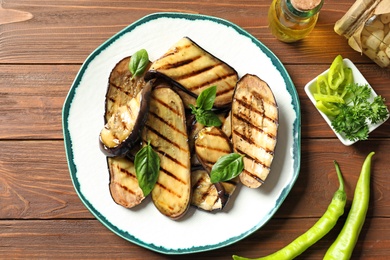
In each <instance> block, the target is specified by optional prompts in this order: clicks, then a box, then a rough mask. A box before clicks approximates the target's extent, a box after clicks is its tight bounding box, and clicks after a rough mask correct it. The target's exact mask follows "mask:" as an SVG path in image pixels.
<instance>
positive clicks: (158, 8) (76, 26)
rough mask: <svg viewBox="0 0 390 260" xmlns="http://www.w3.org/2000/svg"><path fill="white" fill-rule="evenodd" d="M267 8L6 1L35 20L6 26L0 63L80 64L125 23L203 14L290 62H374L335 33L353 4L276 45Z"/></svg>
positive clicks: (326, 11) (332, 7) (254, 4)
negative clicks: (342, 58)
mask: <svg viewBox="0 0 390 260" xmlns="http://www.w3.org/2000/svg"><path fill="white" fill-rule="evenodd" d="M269 5H270V1H268V0H258V1H239V0H235V1H224V3H220V2H210V1H207V0H203V1H197V2H187V3H185V4H182V5H180V7H178V5H177V2H176V1H115V2H104V1H91V0H88V1H82V2H80V1H54V2H53V3H51V4H46V3H42V2H41V1H37V0H34V1H15V0H14V1H7V2H6V3H4V4H3V8H4V9H15V10H19V11H24V12H29V13H31V14H32V15H33V18H32V19H29V20H27V21H24V22H19V23H9V24H4V25H2V27H1V49H0V63H18V64H20V63H50V64H53V63H56V64H58V63H82V62H83V61H84V60H85V59H86V57H87V56H88V55H89V54H90V53H91V52H92V51H93V50H94V49H96V48H97V47H98V46H99V45H100V44H102V43H103V42H104V41H105V40H107V39H108V38H110V37H111V36H112V35H114V34H115V33H117V32H119V31H120V30H122V29H123V28H125V27H126V26H127V25H129V24H131V23H133V22H135V21H137V20H138V19H140V18H142V17H143V16H146V15H148V14H151V13H155V12H162V11H171V12H184V13H199V14H205V15H211V16H217V17H220V18H222V19H226V20H228V21H231V22H233V23H236V24H237V25H238V26H240V27H243V28H244V29H245V30H247V31H248V32H249V33H251V34H252V35H254V36H255V37H256V38H258V39H259V40H260V41H262V42H263V43H264V44H265V45H267V46H269V47H270V49H271V50H272V51H273V52H274V53H275V54H276V55H277V56H278V57H279V58H280V59H281V60H282V62H284V63H286V64H291V63H293V64H305V63H308V64H318V63H329V62H331V57H333V56H336V55H337V54H339V53H343V54H344V55H346V56H349V57H353V58H354V59H355V60H356V61H358V62H360V63H362V62H364V63H367V62H370V60H369V59H368V58H366V57H364V56H361V55H360V54H359V53H357V52H355V51H354V50H352V48H350V47H349V46H348V44H347V41H346V39H344V38H343V37H341V36H339V35H337V34H336V33H335V32H334V30H333V26H334V23H335V22H336V21H337V20H338V19H340V18H341V17H342V15H343V14H344V13H345V11H347V10H348V9H349V7H350V4H345V3H344V4H341V3H339V1H337V0H330V1H327V2H326V3H325V4H324V7H323V8H322V10H321V15H320V18H319V20H318V23H317V26H316V28H315V30H314V31H313V32H312V35H311V36H310V37H308V38H307V39H305V40H304V41H301V42H298V43H294V44H285V43H282V42H279V41H275V38H274V37H273V36H272V34H271V33H270V30H269V28H268V21H267V13H268V9H269ZM130 14H131V15H130ZM183 36H184V35H183ZM173 43H174V42H173ZM173 43H172V44H173ZM15 46H17V48H15ZM324 50H326V52H325V51H324Z"/></svg>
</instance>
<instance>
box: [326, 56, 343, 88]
mask: <svg viewBox="0 0 390 260" xmlns="http://www.w3.org/2000/svg"><path fill="white" fill-rule="evenodd" d="M344 77H345V76H344V61H343V57H342V56H341V55H337V57H336V58H335V59H334V60H333V62H332V64H331V65H330V68H329V72H328V84H329V87H330V88H331V89H333V90H336V89H337V88H338V87H339V86H340V84H342V83H343V81H344Z"/></svg>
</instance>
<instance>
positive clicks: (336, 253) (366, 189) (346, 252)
mask: <svg viewBox="0 0 390 260" xmlns="http://www.w3.org/2000/svg"><path fill="white" fill-rule="evenodd" d="M374 154H375V152H371V153H370V154H368V156H367V158H366V159H365V160H364V163H363V166H362V170H361V172H360V176H359V179H358V182H357V184H356V188H355V194H354V198H353V201H352V206H351V209H350V211H349V213H348V217H347V219H346V221H345V224H344V226H343V229H342V230H341V232H340V234H339V235H338V237H337V238H336V240H335V241H334V243H333V244H332V245H331V246H330V247H329V249H328V251H327V252H326V254H325V256H324V259H325V260H330V259H337V260H343V259H350V258H351V255H352V252H353V249H354V248H355V245H356V242H357V240H358V238H359V234H360V231H361V230H362V227H363V224H364V221H365V218H366V214H367V210H368V204H369V200H370V175H371V158H372V156H373V155H374Z"/></svg>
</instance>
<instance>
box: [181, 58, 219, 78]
mask: <svg viewBox="0 0 390 260" xmlns="http://www.w3.org/2000/svg"><path fill="white" fill-rule="evenodd" d="M199 58H200V56H198V57H196V59H193V60H192V61H195V60H197V59H199ZM187 64H190V62H189V63H187ZM187 64H185V65H187ZM218 65H219V64H216V65H212V66H208V67H203V68H201V69H199V70H192V71H190V72H189V73H187V74H183V75H180V76H179V77H175V79H176V80H184V79H188V78H191V77H196V76H198V75H199V74H202V73H203V72H206V71H209V70H212V69H213V68H215V67H217V66H218Z"/></svg>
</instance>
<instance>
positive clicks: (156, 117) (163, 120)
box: [149, 111, 187, 136]
mask: <svg viewBox="0 0 390 260" xmlns="http://www.w3.org/2000/svg"><path fill="white" fill-rule="evenodd" d="M149 116H153V117H154V120H159V121H161V122H162V123H164V124H166V125H167V126H169V128H171V129H172V130H174V131H175V132H178V133H179V134H181V135H182V136H187V134H186V133H184V132H183V131H180V129H178V128H177V127H175V126H174V125H173V124H171V123H170V122H168V121H166V120H165V119H164V118H162V117H160V116H159V115H157V114H156V113H154V112H152V111H149Z"/></svg>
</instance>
